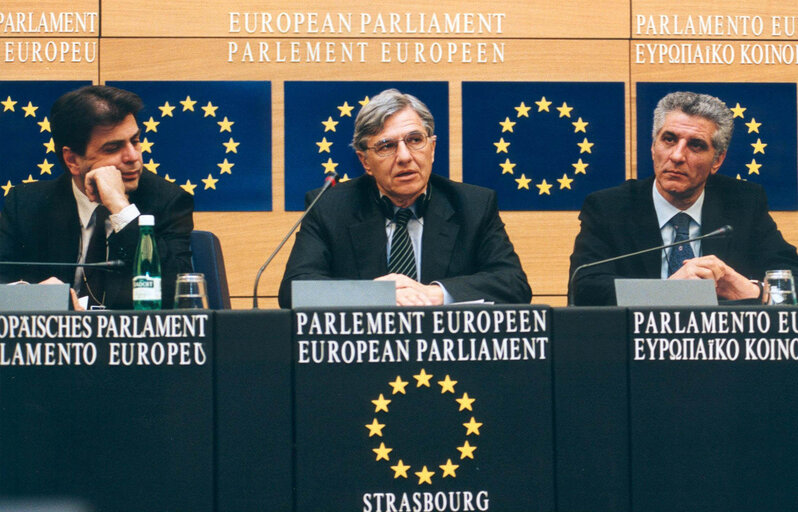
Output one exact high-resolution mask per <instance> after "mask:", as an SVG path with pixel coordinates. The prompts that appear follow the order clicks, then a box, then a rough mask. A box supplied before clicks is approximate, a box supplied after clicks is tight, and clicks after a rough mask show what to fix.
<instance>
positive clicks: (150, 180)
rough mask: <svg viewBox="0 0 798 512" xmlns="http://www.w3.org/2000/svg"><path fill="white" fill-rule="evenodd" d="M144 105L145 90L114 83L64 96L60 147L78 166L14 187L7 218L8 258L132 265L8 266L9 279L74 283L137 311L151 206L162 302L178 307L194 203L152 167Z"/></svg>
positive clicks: (56, 126)
mask: <svg viewBox="0 0 798 512" xmlns="http://www.w3.org/2000/svg"><path fill="white" fill-rule="evenodd" d="M141 107H142V103H141V99H140V98H139V97H138V96H136V95H135V94H133V93H131V92H128V91H123V90H121V89H116V88H113V87H105V86H87V87H83V88H80V89H77V90H75V91H71V92H68V93H66V94H65V95H63V96H62V97H61V98H59V99H58V100H57V101H56V102H55V104H54V105H53V108H52V110H51V114H50V125H51V130H52V133H53V141H54V143H55V147H56V154H57V155H58V158H59V160H60V162H61V164H62V165H63V166H64V168H65V169H66V170H67V171H68V172H66V173H64V174H63V175H61V176H59V177H58V178H56V179H55V180H50V181H40V182H35V183H30V184H23V185H18V186H16V187H14V188H13V189H12V190H11V192H10V193H9V194H8V196H7V197H6V199H5V204H4V208H3V213H2V216H0V261H30V262H68V263H75V262H95V261H106V260H115V259H118V260H122V261H124V262H125V268H124V269H123V270H122V271H121V272H105V273H103V272H102V271H97V270H87V271H86V272H85V273H84V272H83V270H82V269H78V270H77V271H75V270H74V269H69V268H58V267H23V268H20V267H2V266H0V279H1V280H2V281H3V282H10V281H15V280H24V281H28V282H40V281H47V282H65V283H69V284H70V285H72V287H73V289H74V290H78V295H81V296H85V297H87V298H88V304H89V305H92V306H97V305H100V306H105V307H107V308H112V309H129V308H131V307H132V281H131V278H132V264H133V259H134V257H135V253H136V246H137V243H138V232H139V229H138V216H139V214H150V215H154V216H155V238H156V242H157V245H158V253H159V256H160V259H161V272H162V297H163V299H162V307H164V308H169V307H171V305H172V301H173V295H174V282H175V278H176V275H177V274H178V273H180V272H190V271H191V249H190V247H189V239H190V234H191V230H192V229H193V220H192V212H193V209H194V202H193V199H192V197H191V196H190V195H189V194H187V193H186V192H185V191H183V190H182V189H180V187H178V186H176V185H173V184H171V183H168V182H167V181H165V180H163V179H162V178H160V177H158V176H156V175H154V174H152V173H150V172H143V167H142V156H141V147H140V142H139V135H140V130H139V127H138V124H137V122H136V118H135V115H136V113H138V111H139V110H140V109H141ZM93 237H94V243H93V242H92V238H93Z"/></svg>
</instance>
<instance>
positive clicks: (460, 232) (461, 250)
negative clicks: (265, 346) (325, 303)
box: [279, 89, 532, 307]
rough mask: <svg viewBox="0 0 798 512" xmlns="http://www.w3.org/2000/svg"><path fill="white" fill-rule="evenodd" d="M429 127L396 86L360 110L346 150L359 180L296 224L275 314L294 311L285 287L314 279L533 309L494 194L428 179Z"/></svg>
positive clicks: (406, 302) (409, 298) (445, 300)
mask: <svg viewBox="0 0 798 512" xmlns="http://www.w3.org/2000/svg"><path fill="white" fill-rule="evenodd" d="M434 128H435V122H434V120H433V117H432V114H431V113H430V112H429V110H428V109H427V107H426V105H424V103H422V102H421V101H419V100H418V98H416V97H414V96H411V95H409V94H402V93H401V92H399V91H397V90H396V89H388V90H386V91H383V92H381V93H380V94H378V95H376V96H374V97H373V98H371V100H370V101H369V103H368V104H367V105H366V106H364V107H363V108H362V109H361V111H360V113H359V114H358V116H357V119H356V120H355V131H354V137H353V140H352V146H353V147H354V148H355V151H356V153H357V155H358V158H359V159H360V162H361V164H362V165H363V169H364V170H365V174H364V175H363V176H361V177H359V178H356V179H354V180H351V181H348V182H346V183H342V184H341V185H339V186H337V187H336V188H334V189H332V190H330V191H329V193H328V194H326V195H325V196H324V197H322V198H321V199H320V200H319V202H318V203H317V204H316V207H315V208H314V209H313V210H312V211H311V212H310V213H309V214H308V216H307V217H306V218H305V220H304V221H303V223H302V227H301V229H300V231H299V232H298V233H297V236H296V241H295V243H294V247H293V250H292V251H291V256H290V257H289V259H288V263H287V265H286V269H285V274H284V276H283V281H282V283H281V285H280V296H279V301H280V306H281V307H290V305H291V282H292V281H294V280H311V279H377V280H391V281H395V282H396V303H397V305H400V306H416V305H418V306H421V305H440V304H449V303H453V302H463V301H475V300H485V301H490V302H497V303H529V302H530V300H531V298H532V291H531V289H530V287H529V284H528V283H527V279H526V274H525V273H524V271H523V269H522V268H521V262H520V260H519V259H518V256H517V255H516V253H515V250H514V249H513V245H512V243H511V242H510V240H509V238H508V236H507V233H506V231H505V229H504V223H503V222H502V220H501V218H500V217H499V212H498V208H497V205H496V193H495V192H494V191H492V190H489V189H486V188H482V187H477V186H473V185H466V184H463V183H456V182H453V181H450V180H448V179H445V178H443V177H441V176H437V175H435V174H432V163H433V161H434V160H435V135H434ZM311 194H312V193H311ZM309 197H310V198H311V199H312V197H313V196H309Z"/></svg>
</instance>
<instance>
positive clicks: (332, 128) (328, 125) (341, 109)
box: [316, 96, 369, 182]
mask: <svg viewBox="0 0 798 512" xmlns="http://www.w3.org/2000/svg"><path fill="white" fill-rule="evenodd" d="M368 102H369V97H368V96H365V97H364V98H363V99H362V100H360V101H358V102H356V103H358V104H359V105H360V107H361V108H362V107H365V106H366V105H368ZM336 108H337V109H338V112H336V113H334V114H333V115H330V116H328V117H327V119H326V120H325V121H321V125H322V126H323V127H324V132H322V138H321V140H320V141H318V142H316V146H317V148H318V154H319V155H320V156H321V157H322V158H324V157H325V156H326V157H327V161H326V162H325V161H322V162H321V166H322V168H323V169H324V174H325V175H326V174H331V173H333V172H338V174H341V179H340V180H338V181H341V182H344V181H349V179H350V177H349V174H348V173H347V172H346V171H344V172H343V173H341V172H340V171H338V170H337V169H336V167H338V165H339V162H336V161H334V160H333V159H332V152H331V151H330V149H331V148H332V146H333V144H334V142H332V141H328V140H327V135H326V133H327V132H333V133H336V132H337V127H338V124H340V122H341V120H342V119H343V118H345V117H348V118H350V119H351V118H352V117H353V116H352V113H353V110H354V109H355V106H354V105H350V104H349V102H348V101H344V103H343V105H338V106H337V107H336ZM336 119H337V120H336ZM323 153H326V155H324V154H323Z"/></svg>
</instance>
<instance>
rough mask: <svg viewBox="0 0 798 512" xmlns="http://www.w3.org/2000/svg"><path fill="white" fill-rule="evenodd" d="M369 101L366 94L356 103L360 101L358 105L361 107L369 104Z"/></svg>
mask: <svg viewBox="0 0 798 512" xmlns="http://www.w3.org/2000/svg"><path fill="white" fill-rule="evenodd" d="M369 101H371V100H369V97H368V96H366V97H365V98H363V99H362V100H360V101H358V103H360V106H361V107H365V106H366V105H368V104H369Z"/></svg>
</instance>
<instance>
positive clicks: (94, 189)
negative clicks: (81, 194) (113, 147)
mask: <svg viewBox="0 0 798 512" xmlns="http://www.w3.org/2000/svg"><path fill="white" fill-rule="evenodd" d="M84 184H85V187H86V196H87V197H88V198H89V199H90V200H91V201H94V202H95V203H101V204H103V205H104V206H105V207H106V208H108V211H109V212H111V213H112V214H113V213H119V212H120V211H122V209H123V208H125V207H126V206H128V205H129V204H130V201H128V198H127V195H126V194H125V184H124V182H123V181H122V173H121V172H119V169H117V168H116V167H114V166H113V165H107V166H104V167H98V168H96V169H92V170H91V171H89V172H88V173H86V178H85V180H84Z"/></svg>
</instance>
